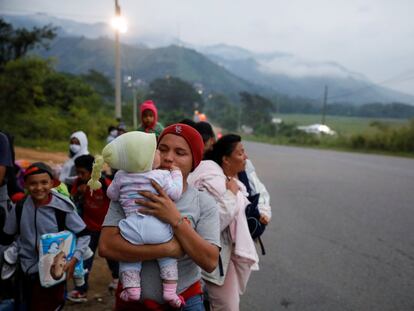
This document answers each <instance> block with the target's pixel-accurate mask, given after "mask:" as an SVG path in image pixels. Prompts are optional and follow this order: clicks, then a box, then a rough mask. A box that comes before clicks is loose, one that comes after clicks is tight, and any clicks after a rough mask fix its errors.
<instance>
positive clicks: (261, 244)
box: [257, 236, 266, 255]
mask: <svg viewBox="0 0 414 311" xmlns="http://www.w3.org/2000/svg"><path fill="white" fill-rule="evenodd" d="M257 240H258V241H259V244H260V248H261V249H262V255H266V250H265V248H264V245H263V242H262V238H261V237H260V236H259V237H258V238H257Z"/></svg>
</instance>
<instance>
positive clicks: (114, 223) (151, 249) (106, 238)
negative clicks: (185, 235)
mask: <svg viewBox="0 0 414 311" xmlns="http://www.w3.org/2000/svg"><path fill="white" fill-rule="evenodd" d="M124 218H125V214H124V212H123V210H122V208H121V206H120V205H119V203H118V202H114V201H112V202H111V204H110V205H109V209H108V213H107V214H106V217H105V220H104V223H103V228H102V231H101V237H100V239H99V255H101V256H102V257H107V258H109V259H113V260H116V261H132V262H134V261H142V260H152V259H156V258H160V257H175V258H178V257H181V256H182V255H183V254H184V253H183V251H182V249H181V247H180V244H179V243H178V242H177V241H176V240H175V239H173V240H171V241H170V242H168V243H163V244H157V245H134V244H131V243H129V242H128V241H127V240H125V239H124V238H123V237H122V236H121V233H120V231H119V228H118V223H119V221H120V220H121V219H124Z"/></svg>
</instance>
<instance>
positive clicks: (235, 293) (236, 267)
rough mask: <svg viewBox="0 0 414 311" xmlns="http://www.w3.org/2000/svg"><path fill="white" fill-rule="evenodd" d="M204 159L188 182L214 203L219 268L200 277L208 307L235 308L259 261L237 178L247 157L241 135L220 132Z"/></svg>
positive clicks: (243, 187) (245, 193)
mask: <svg viewBox="0 0 414 311" xmlns="http://www.w3.org/2000/svg"><path fill="white" fill-rule="evenodd" d="M204 159H205V160H204V161H202V162H201V163H200V165H199V166H198V167H197V168H196V169H195V170H194V172H193V173H191V175H190V176H189V178H188V182H189V184H190V185H193V186H194V187H196V188H197V189H200V190H205V191H207V192H209V193H210V194H211V195H212V196H213V197H214V198H215V199H216V202H217V203H218V204H217V206H218V208H219V215H220V231H221V236H220V240H221V241H220V242H221V247H222V249H221V252H220V254H221V259H222V268H223V269H222V271H220V270H221V269H219V268H216V269H215V270H214V271H213V272H211V273H208V272H206V271H203V279H204V280H205V282H206V288H207V292H208V297H209V302H210V305H211V308H212V310H230V311H233V310H239V302H240V295H241V294H243V292H244V291H245V289H246V285H247V282H248V280H249V277H250V273H251V271H252V270H257V269H258V262H259V259H258V256H257V252H256V248H255V246H254V242H253V240H252V238H251V236H250V232H249V228H248V225H247V220H246V214H245V208H246V206H247V205H248V204H249V201H248V200H247V198H246V196H247V192H246V188H245V186H244V185H243V184H242V183H241V182H240V181H239V180H238V178H237V174H238V173H239V172H242V171H244V170H245V167H246V159H247V156H246V153H245V151H244V148H243V144H242V143H241V137H240V136H238V135H234V134H229V135H224V136H223V137H221V138H220V139H219V140H218V141H217V142H216V143H215V144H214V145H213V147H212V149H211V150H210V151H208V152H207V153H206V154H205V155H204Z"/></svg>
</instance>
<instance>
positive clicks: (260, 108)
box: [240, 92, 274, 128]
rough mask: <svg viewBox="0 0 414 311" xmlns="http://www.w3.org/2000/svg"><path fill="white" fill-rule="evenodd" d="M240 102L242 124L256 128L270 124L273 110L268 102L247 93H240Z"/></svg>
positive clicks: (265, 99)
mask: <svg viewBox="0 0 414 311" xmlns="http://www.w3.org/2000/svg"><path fill="white" fill-rule="evenodd" d="M240 100H241V104H242V112H241V121H242V124H245V125H248V126H251V127H253V128H256V127H258V126H263V125H264V124H266V123H270V122H271V120H272V112H273V110H274V108H273V104H272V102H271V101H270V100H268V99H267V98H264V97H262V96H259V95H257V94H250V93H247V92H242V93H240Z"/></svg>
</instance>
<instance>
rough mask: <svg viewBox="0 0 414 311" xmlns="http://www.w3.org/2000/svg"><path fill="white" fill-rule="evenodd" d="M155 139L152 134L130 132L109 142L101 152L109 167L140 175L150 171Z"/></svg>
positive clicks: (155, 144) (155, 146)
mask: <svg viewBox="0 0 414 311" xmlns="http://www.w3.org/2000/svg"><path fill="white" fill-rule="evenodd" d="M156 148H157V139H156V137H155V134H153V133H144V132H138V131H132V132H128V133H125V134H122V135H121V136H118V137H117V138H116V139H114V140H113V141H111V142H110V143H109V144H108V145H106V146H105V148H104V149H103V150H102V156H103V159H104V161H105V162H106V163H108V164H109V166H110V167H112V168H114V169H118V170H123V171H126V172H128V173H142V172H146V171H149V170H151V169H152V163H153V161H154V155H155V150H156Z"/></svg>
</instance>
